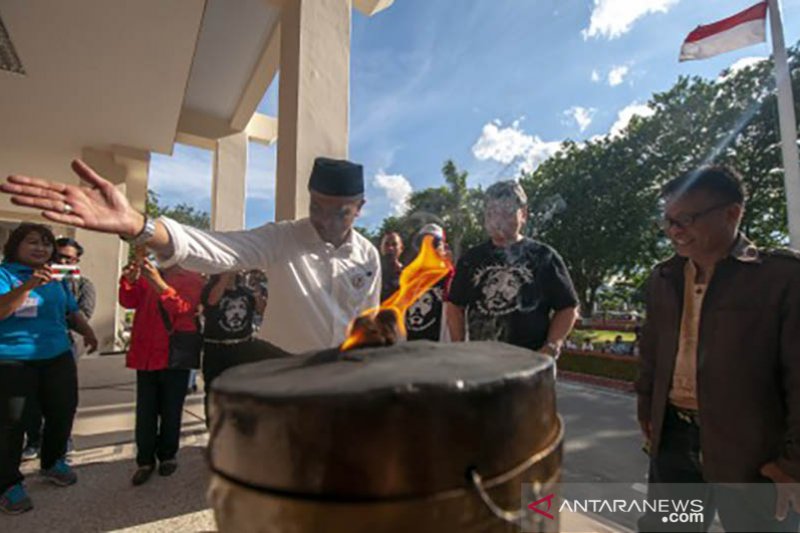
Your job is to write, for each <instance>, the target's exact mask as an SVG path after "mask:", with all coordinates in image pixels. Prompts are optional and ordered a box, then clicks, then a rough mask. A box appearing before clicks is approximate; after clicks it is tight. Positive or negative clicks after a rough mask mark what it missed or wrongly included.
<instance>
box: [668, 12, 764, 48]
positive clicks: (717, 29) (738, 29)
mask: <svg viewBox="0 0 800 533" xmlns="http://www.w3.org/2000/svg"><path fill="white" fill-rule="evenodd" d="M766 25H767V2H766V1H764V2H759V3H757V4H756V5H754V6H753V7H751V8H748V9H745V10H744V11H742V12H741V13H737V14H735V15H733V16H732V17H728V18H726V19H722V20H720V21H718V22H714V23H712V24H708V25H706V26H698V27H697V29H695V30H694V31H693V32H692V33H690V34H689V36H688V37H686V40H685V41H684V42H683V46H681V57H680V61H688V60H690V59H705V58H707V57H713V56H715V55H718V54H722V53H725V52H730V51H731V50H736V49H737V48H744V47H745V46H750V45H751V44H756V43H763V42H764V41H765V40H766V38H767V30H766Z"/></svg>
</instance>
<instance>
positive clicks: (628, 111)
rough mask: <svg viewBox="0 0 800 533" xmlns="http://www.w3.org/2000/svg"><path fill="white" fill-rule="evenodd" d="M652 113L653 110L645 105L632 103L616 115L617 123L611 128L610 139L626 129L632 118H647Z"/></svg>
mask: <svg viewBox="0 0 800 533" xmlns="http://www.w3.org/2000/svg"><path fill="white" fill-rule="evenodd" d="M654 113H655V111H654V110H653V108H651V107H650V106H648V105H647V104H639V103H636V102H633V103H632V104H630V105H629V106H627V107H625V108H623V109H622V110H621V111H620V112H619V113H617V121H616V122H614V124H613V125H612V126H611V131H610V132H609V133H610V134H611V136H612V137H616V136H617V135H620V134H621V133H622V132H623V131H624V130H625V128H627V127H628V124H630V122H631V120H632V119H633V117H649V116H652V115H653V114H654Z"/></svg>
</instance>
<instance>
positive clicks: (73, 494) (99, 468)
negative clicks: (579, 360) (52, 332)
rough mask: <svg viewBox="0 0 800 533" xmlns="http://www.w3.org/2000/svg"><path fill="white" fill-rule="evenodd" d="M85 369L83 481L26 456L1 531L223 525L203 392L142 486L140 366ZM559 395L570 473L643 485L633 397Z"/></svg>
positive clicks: (570, 389) (574, 389) (576, 520)
mask: <svg viewBox="0 0 800 533" xmlns="http://www.w3.org/2000/svg"><path fill="white" fill-rule="evenodd" d="M79 372H80V379H81V392H80V395H81V407H80V409H79V411H78V416H77V418H76V423H75V430H74V438H75V444H76V448H77V450H78V451H76V452H75V453H74V454H73V455H72V456H71V460H72V462H73V464H74V466H75V468H76V472H77V473H78V476H79V483H78V485H76V486H74V487H68V488H59V487H54V486H52V485H49V484H47V483H45V482H43V481H42V480H41V479H39V478H38V476H37V475H36V469H37V468H38V462H37V461H33V462H29V463H26V464H25V465H24V467H23V470H24V471H25V473H26V475H28V478H27V481H26V483H27V486H28V489H29V492H30V494H31V498H32V499H33V501H34V506H35V509H34V510H33V511H32V512H30V513H26V514H24V515H21V516H16V517H7V516H0V531H2V532H6V531H8V532H15V533H17V532H19V533H27V532H31V533H33V532H44V531H58V532H82V533H83V532H94V531H136V532H151V531H152V532H162V531H163V532H184V531H187V532H188V531H215V530H216V526H215V524H214V519H213V516H212V513H211V511H210V510H209V509H208V505H207V503H206V499H205V491H206V484H207V480H208V468H207V466H206V463H205V459H204V456H203V451H204V447H205V444H206V442H207V434H206V432H205V425H204V423H203V420H202V416H203V405H202V395H201V394H195V395H192V396H190V397H189V398H188V400H187V404H186V412H185V415H184V425H183V441H182V449H181V452H180V454H179V464H180V467H179V469H178V471H177V472H176V473H175V475H173V476H172V477H169V478H160V477H158V476H157V475H156V476H154V477H153V479H152V480H151V481H150V482H148V483H147V484H145V485H143V486H141V487H136V488H134V487H133V486H132V485H131V484H130V476H131V475H132V473H133V471H134V469H135V466H134V462H133V458H134V447H133V444H132V440H133V428H134V401H135V376H134V373H133V372H132V371H129V370H125V369H124V362H123V359H122V357H119V356H103V357H93V358H92V357H87V358H84V359H82V360H81V361H80V364H79ZM558 402H559V411H560V412H561V414H562V416H563V417H564V419H565V421H566V444H565V460H564V481H573V482H578V481H581V482H589V481H593V482H597V481H610V480H625V481H626V482H629V483H630V487H631V488H630V490H632V491H637V490H638V491H640V490H641V487H642V486H643V485H642V482H643V480H644V470H645V466H646V458H645V456H644V454H642V453H641V451H639V450H638V446H639V442H640V441H639V438H638V431H637V430H636V426H635V425H634V424H635V416H634V405H635V402H634V398H633V396H631V395H630V394H626V393H622V392H614V391H606V390H603V389H598V388H596V387H593V386H591V385H586V384H578V383H569V382H562V383H560V384H559V386H558ZM565 518H566V517H565ZM565 521H569V522H570V524H569V530H570V531H577V530H584V531H597V532H611V531H630V529H629V527H630V526H631V524H615V523H613V522H610V521H609V520H608V519H607V518H606V517H589V516H584V515H579V516H572V517H569V518H566V520H565ZM564 525H565V526H566V525H567V524H566V523H565V524H564ZM565 529H566V528H565Z"/></svg>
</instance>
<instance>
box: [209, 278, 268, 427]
mask: <svg viewBox="0 0 800 533" xmlns="http://www.w3.org/2000/svg"><path fill="white" fill-rule="evenodd" d="M200 301H201V303H202V304H203V381H204V382H205V391H206V410H208V392H209V390H210V386H211V382H213V381H214V379H215V378H216V377H217V376H219V375H220V374H222V372H224V371H225V370H227V369H228V368H230V367H232V366H236V365H238V364H242V363H246V362H250V361H251V360H252V361H257V360H259V358H257V357H255V355H253V357H250V354H251V353H252V352H255V350H254V349H248V348H250V347H251V344H253V340H252V339H253V313H254V312H255V308H256V299H255V296H254V295H253V291H252V290H251V289H250V288H249V287H248V286H247V285H245V284H244V280H243V276H242V275H241V274H237V273H236V272H225V273H223V274H215V275H213V276H211V279H210V280H209V282H208V283H207V284H206V286H205V288H204V289H203V293H202V295H201V297H200ZM206 414H207V413H206ZM206 420H208V416H206Z"/></svg>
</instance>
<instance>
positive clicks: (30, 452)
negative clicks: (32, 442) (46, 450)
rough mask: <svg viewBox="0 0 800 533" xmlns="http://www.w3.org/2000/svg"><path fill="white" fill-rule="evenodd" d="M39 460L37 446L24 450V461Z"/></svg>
mask: <svg viewBox="0 0 800 533" xmlns="http://www.w3.org/2000/svg"><path fill="white" fill-rule="evenodd" d="M38 458H39V448H37V447H35V446H27V447H26V448H25V449H24V450H22V460H23V461H32V460H34V459H38Z"/></svg>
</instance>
